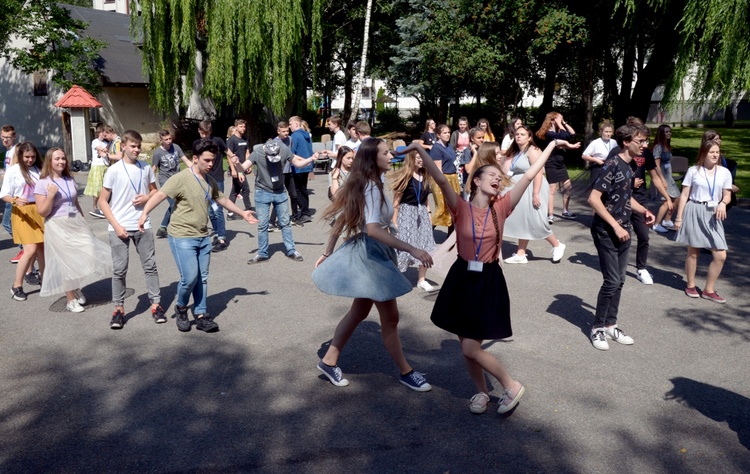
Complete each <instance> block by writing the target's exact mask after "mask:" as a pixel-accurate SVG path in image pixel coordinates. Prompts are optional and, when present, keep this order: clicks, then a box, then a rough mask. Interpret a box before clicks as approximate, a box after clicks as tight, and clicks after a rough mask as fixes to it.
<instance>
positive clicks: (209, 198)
mask: <svg viewBox="0 0 750 474" xmlns="http://www.w3.org/2000/svg"><path fill="white" fill-rule="evenodd" d="M190 172H191V173H193V178H195V180H196V181H197V182H198V186H200V187H201V191H203V193H204V194H205V195H206V202H213V200H212V199H211V197H210V196H209V195H208V191H210V190H211V185H210V184H208V181H207V182H206V184H208V190H206V189H203V185H202V184H201V180H199V179H198V176H196V175H195V171H193V167H192V166H191V167H190Z"/></svg>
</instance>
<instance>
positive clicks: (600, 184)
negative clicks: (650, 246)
mask: <svg viewBox="0 0 750 474" xmlns="http://www.w3.org/2000/svg"><path fill="white" fill-rule="evenodd" d="M632 182H633V168H631V167H630V163H626V162H625V161H624V160H623V159H622V158H620V157H619V156H618V155H615V156H613V157H610V158H607V160H606V161H605V162H604V164H603V165H602V169H601V170H600V171H599V176H598V177H597V178H596V181H595V182H594V189H595V190H597V191H600V192H601V193H602V203H603V204H604V207H605V208H606V209H607V211H608V212H609V213H610V214H611V215H612V217H614V219H615V220H616V221H617V222H618V223H619V224H620V225H621V226H623V227H625V228H629V227H630V214H631V213H632V209H631V207H630V197H631V195H632V191H633V188H632ZM594 224H595V225H597V224H598V225H607V224H606V222H604V220H603V219H602V218H601V217H600V216H599V214H595V215H594Z"/></svg>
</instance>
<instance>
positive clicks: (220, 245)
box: [211, 240, 228, 253]
mask: <svg viewBox="0 0 750 474" xmlns="http://www.w3.org/2000/svg"><path fill="white" fill-rule="evenodd" d="M227 247H228V245H227V243H226V241H224V240H217V241H216V242H214V244H213V245H212V246H211V251H212V252H214V253H216V252H222V251H224V250H226V249H227Z"/></svg>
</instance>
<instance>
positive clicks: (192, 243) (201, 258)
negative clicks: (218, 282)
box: [169, 235, 211, 315]
mask: <svg viewBox="0 0 750 474" xmlns="http://www.w3.org/2000/svg"><path fill="white" fill-rule="evenodd" d="M169 248H170V249H172V255H173V256H174V261H175V263H176V264H177V270H179V272H180V282H179V283H178V284H177V306H182V307H185V306H187V305H188V303H189V302H190V295H191V294H192V295H193V314H195V315H199V314H203V315H205V314H206V309H207V308H206V307H207V305H206V299H207V297H208V266H209V264H210V263H211V239H210V238H209V237H172V236H171V235H170V236H169ZM199 280H200V281H199Z"/></svg>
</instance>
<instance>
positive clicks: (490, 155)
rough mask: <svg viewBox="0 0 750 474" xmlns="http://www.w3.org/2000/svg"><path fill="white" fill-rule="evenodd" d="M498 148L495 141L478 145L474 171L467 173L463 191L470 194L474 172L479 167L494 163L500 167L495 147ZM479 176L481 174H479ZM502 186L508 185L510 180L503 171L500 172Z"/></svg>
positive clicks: (498, 145)
mask: <svg viewBox="0 0 750 474" xmlns="http://www.w3.org/2000/svg"><path fill="white" fill-rule="evenodd" d="M498 148H500V144H499V143H497V142H484V143H482V146H480V147H479V149H478V150H477V163H476V165H474V171H472V172H471V174H469V179H468V180H467V181H466V184H465V185H464V191H465V192H467V193H469V194H471V184H472V182H473V181H474V176H476V172H477V171H478V170H479V168H481V167H483V166H486V165H495V166H496V167H498V168H499V167H500V163H498V162H497V158H496V155H497V149H498ZM480 176H481V175H480ZM502 178H503V179H502V186H503V188H505V187H506V186H509V185H510V180H509V179H508V177H507V176H505V173H502Z"/></svg>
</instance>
